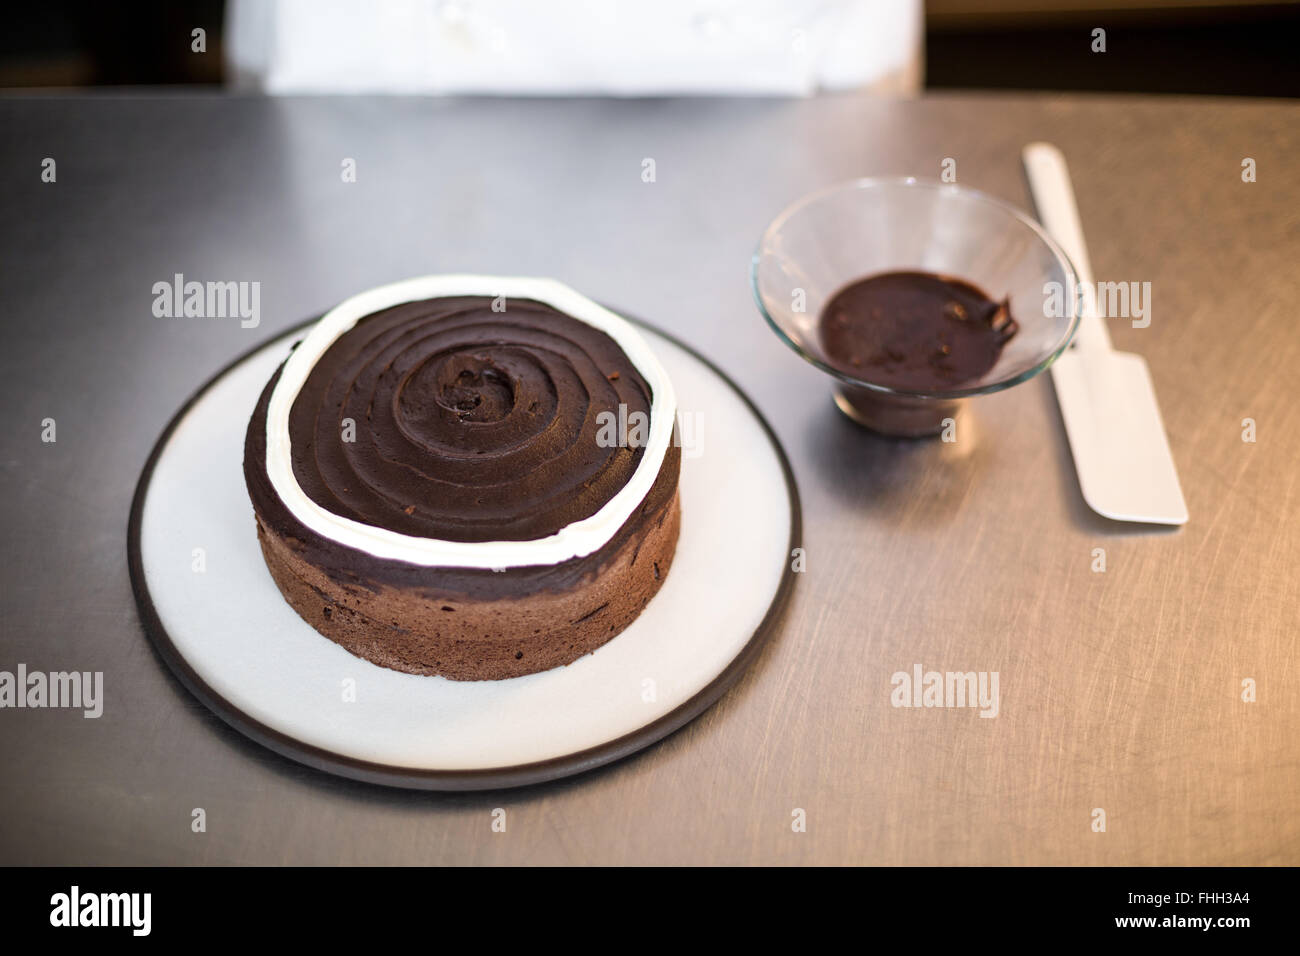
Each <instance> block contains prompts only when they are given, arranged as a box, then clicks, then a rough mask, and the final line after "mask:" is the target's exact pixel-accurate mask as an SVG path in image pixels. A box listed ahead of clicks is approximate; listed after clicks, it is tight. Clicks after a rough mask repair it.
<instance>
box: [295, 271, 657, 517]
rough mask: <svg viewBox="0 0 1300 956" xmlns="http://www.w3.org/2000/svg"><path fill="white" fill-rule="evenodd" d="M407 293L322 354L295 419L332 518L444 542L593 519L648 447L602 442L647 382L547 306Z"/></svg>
mask: <svg viewBox="0 0 1300 956" xmlns="http://www.w3.org/2000/svg"><path fill="white" fill-rule="evenodd" d="M492 305H493V299H492V298H491V297H488V296H449V297H442V298H435V299H425V300H423V301H418V302H407V303H404V304H402V305H397V306H394V307H392V308H389V309H385V310H384V311H382V312H377V313H374V314H371V315H368V316H366V317H364V318H362V319H361V320H360V321H358V322H357V324H356V325H355V326H353V328H352V329H350V330H349V331H347V332H345V333H344V334H343V335H342V336H340V337H339V338H338V339H337V340H336V341H335V342H334V344H333V345H331V346H330V347H329V349H328V350H327V351H326V352H325V354H324V355H322V356H321V357H320V359H319V360H318V361H317V362H316V365H315V366H314V367H313V369H312V371H311V373H310V374H309V375H308V377H307V381H306V382H305V383H304V384H303V387H302V389H301V390H300V391H299V393H298V396H297V398H296V399H295V400H294V403H293V406H292V409H291V411H290V415H289V435H290V443H291V448H292V458H293V472H294V476H295V477H296V478H297V480H298V483H299V485H300V486H301V487H302V489H303V491H304V492H306V494H307V495H308V496H309V497H310V498H311V499H312V500H313V501H315V502H316V503H317V504H319V505H321V506H322V507H323V508H326V509H328V510H329V511H331V512H333V513H334V514H336V515H339V516H341V517H345V518H350V519H352V520H355V521H358V522H363V523H365V524H368V525H373V526H375V527H380V528H387V529H389V530H392V531H396V532H399V533H401V534H407V535H413V536H417V537H427V538H439V539H443V540H447V541H525V540H530V539H534V538H544V537H547V536H549V535H553V534H555V533H556V532H557V531H559V530H560V529H561V528H563V527H565V526H566V525H568V524H571V523H573V522H575V521H579V520H581V519H583V518H588V517H590V516H591V515H593V514H595V513H596V512H597V511H599V510H600V508H601V507H602V506H603V505H605V504H606V503H608V502H609V500H610V499H611V498H613V496H614V495H615V494H616V493H617V492H618V491H619V490H620V489H621V488H622V487H623V486H624V485H626V484H627V482H628V481H629V479H630V478H631V477H632V474H633V473H634V472H635V470H636V466H637V464H638V463H639V462H640V460H641V457H642V455H643V454H644V448H641V447H629V446H628V445H627V444H622V445H613V446H608V443H605V445H602V443H601V442H598V441H597V434H598V432H599V429H600V422H601V421H603V420H604V419H603V418H601V414H602V413H608V414H611V415H613V416H615V417H617V416H618V415H619V406H620V405H622V406H624V408H625V411H624V412H623V414H624V416H625V417H630V416H631V415H632V414H633V413H637V412H639V413H641V414H643V415H645V416H647V418H648V416H649V413H650V404H651V391H650V387H649V386H648V385H647V384H646V381H645V379H644V378H643V377H642V376H641V374H640V372H639V371H637V369H636V367H635V366H634V365H633V364H632V363H631V361H630V360H629V359H628V357H627V355H626V354H624V352H623V350H622V349H621V348H620V347H619V346H618V344H617V343H616V342H615V341H614V340H613V339H612V338H610V337H609V336H608V335H606V334H605V333H604V332H602V331H600V330H599V329H596V328H593V327H592V326H590V325H587V324H586V323H583V322H580V321H578V320H577V319H574V318H572V317H570V316H568V315H565V314H564V313H562V312H560V311H559V310H557V309H555V308H553V307H551V306H549V305H546V304H544V303H541V302H535V301H531V300H520V299H512V300H509V301H508V303H507V305H506V311H505V312H495V311H493V308H492Z"/></svg>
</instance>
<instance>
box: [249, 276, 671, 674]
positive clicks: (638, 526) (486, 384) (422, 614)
mask: <svg viewBox="0 0 1300 956" xmlns="http://www.w3.org/2000/svg"><path fill="white" fill-rule="evenodd" d="M675 418H676V403H675V398H674V396H673V391H672V385H671V383H670V382H669V380H668V377H667V375H666V373H665V372H664V370H663V368H662V366H660V364H659V363H658V361H657V360H656V359H655V357H654V355H653V353H651V351H650V350H649V348H648V346H647V345H646V343H645V341H644V339H643V338H642V337H641V335H640V334H639V333H638V332H637V331H636V329H635V328H633V327H632V326H631V325H630V324H629V323H627V322H626V321H625V320H623V319H621V318H619V317H618V316H616V315H614V314H613V313H611V312H609V311H608V310H606V309H603V308H601V307H600V306H598V305H596V304H595V303H593V302H591V301H590V300H588V299H585V298H583V297H582V296H580V295H578V294H577V293H575V292H573V291H572V290H571V289H568V288H567V287H565V286H563V285H560V284H559V283H556V282H552V281H550V280H539V279H499V278H491V277H480V276H430V277H427V278H424V279H413V280H409V281H407V282H402V283H397V284H395V285H391V286H384V287H382V288H379V289H374V290H371V291H369V292H366V293H363V294H362V295H359V296H356V297H354V298H352V299H349V300H348V301H346V302H344V303H343V304H341V305H340V306H338V307H337V308H335V309H334V310H332V311H331V312H329V313H328V314H327V315H325V316H324V318H322V319H321V320H320V322H319V323H317V324H316V325H315V326H314V327H313V328H312V329H311V330H310V332H309V333H308V334H307V336H306V338H305V339H303V341H301V342H299V343H298V344H297V345H296V346H295V347H294V350H293V352H292V353H291V354H290V356H289V358H288V359H287V360H286V361H285V363H284V364H283V365H281V366H280V368H279V369H278V370H277V371H276V373H275V375H274V376H273V377H272V379H271V381H270V382H269V383H268V384H267V386H266V389H265V390H264V391H263V393H262V395H261V398H260V400H259V401H258V403H257V407H256V409H255V410H254V412H253V417H252V419H251V421H250V422H249V426H248V433H247V437H246V440H245V449H244V477H245V480H246V482H247V485H248V492H249V497H250V498H251V499H252V503H253V510H254V513H255V514H256V517H257V535H258V539H259V541H260V542H261V546H262V554H263V556H264V557H265V559H266V564H267V567H268V568H269V569H270V572H271V576H272V577H273V578H274V579H275V582H276V584H277V585H278V586H279V589H280V592H281V593H282V594H283V595H284V598H285V600H286V601H288V603H289V604H290V605H291V606H292V607H293V608H294V609H295V610H296V611H297V612H298V614H299V615H301V616H302V617H303V619H304V620H306V621H307V622H308V623H309V624H311V625H312V626H313V627H314V628H316V630H318V631H319V632H320V633H321V634H323V635H324V636H326V637H328V638H329V639H331V640H333V641H336V642H337V643H339V644H341V645H342V646H343V647H345V648H346V649H347V650H349V651H351V652H352V653H353V654H356V655H357V656H359V657H364V658H366V659H367V660H370V661H373V662H374V663H376V664H379V665H382V666H384V667H390V668H393V669H395V670H400V671H406V672H408V673H412V674H437V675H441V676H443V677H448V678H452V679H455V680H499V679H502V678H508V677H517V676H521V675H524V674H531V673H534V672H536V671H542V670H547V669H549V668H552V667H557V666H560V665H562V664H568V663H570V662H572V661H574V660H575V659H577V658H578V657H580V656H582V655H583V654H586V653H589V652H590V651H593V650H595V649H596V648H598V647H600V646H601V645H602V644H604V643H606V642H607V641H609V640H610V639H612V638H613V637H614V636H615V635H617V634H618V633H619V632H620V631H622V630H623V629H624V628H626V627H627V626H628V625H629V624H631V623H632V621H633V620H635V619H636V617H637V615H639V614H640V613H641V611H642V610H643V609H644V608H645V606H646V605H647V604H648V603H649V602H650V599H651V598H652V597H654V595H655V593H656V592H657V591H658V590H659V588H660V587H661V586H662V584H663V582H664V579H665V577H666V575H667V574H668V571H669V568H670V567H671V565H672V559H673V553H674V551H675V549H676V545H677V535H678V529H679V524H680V514H679V505H678V494H677V481H678V472H679V469H680V463H681V455H680V449H679V448H678V446H677V443H676V442H675V441H674V440H673V439H674V422H675Z"/></svg>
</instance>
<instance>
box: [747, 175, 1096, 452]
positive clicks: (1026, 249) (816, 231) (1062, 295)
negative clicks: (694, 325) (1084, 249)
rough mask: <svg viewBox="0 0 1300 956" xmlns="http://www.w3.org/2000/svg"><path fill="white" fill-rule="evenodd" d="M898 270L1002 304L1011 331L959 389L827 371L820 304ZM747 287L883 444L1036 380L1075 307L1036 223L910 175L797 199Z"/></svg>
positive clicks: (1073, 287)
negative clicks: (988, 364)
mask: <svg viewBox="0 0 1300 956" xmlns="http://www.w3.org/2000/svg"><path fill="white" fill-rule="evenodd" d="M896 271H913V272H931V273H937V274H939V275H942V276H946V277H951V278H955V279H961V280H964V281H966V282H969V283H972V284H974V285H976V286H978V287H979V288H980V289H982V290H983V291H984V292H985V293H986V294H987V295H988V296H989V297H990V298H992V299H994V300H996V301H1001V300H1002V299H1003V298H1004V297H1005V298H1008V299H1009V300H1010V313H1011V316H1012V318H1014V319H1015V321H1016V322H1017V323H1018V325H1019V330H1018V331H1017V333H1016V334H1015V335H1014V336H1012V338H1011V339H1010V341H1008V342H1007V343H1006V345H1005V346H1004V347H1003V349H1002V352H1001V354H1000V355H999V357H998V360H997V362H996V364H995V365H994V366H993V367H992V368H990V369H989V370H988V371H987V372H986V373H985V374H983V375H981V376H979V377H978V378H975V379H971V380H968V381H965V382H962V383H961V386H960V387H956V388H949V389H944V390H939V391H913V390H909V389H904V388H898V387H896V386H891V385H883V384H880V383H878V382H872V381H870V380H869V379H866V378H860V377H856V376H855V375H852V374H849V373H847V372H846V371H844V370H843V369H840V368H836V367H835V366H834V365H833V364H832V363H831V362H830V361H828V359H827V357H826V355H825V352H824V350H823V348H822V344H821V337H820V335H819V324H820V317H821V314H822V310H823V308H824V307H825V305H826V303H827V302H828V301H829V300H830V299H831V298H832V297H833V296H834V295H835V293H837V292H838V291H839V290H841V289H843V288H844V287H845V286H846V285H848V284H849V283H851V282H854V281H856V280H858V279H862V278H866V277H867V276H871V275H876V274H879V273H883V272H896ZM750 280H751V283H752V285H753V291H754V300H755V301H756V302H757V303H758V308H759V311H760V312H762V313H763V317H764V318H765V319H766V320H767V322H768V324H769V325H770V326H771V327H772V330H773V331H774V332H776V334H777V335H778V336H779V337H780V338H781V340H782V341H783V342H785V344H786V345H788V346H790V348H792V349H794V350H795V352H797V353H798V354H799V355H800V356H802V357H803V358H804V359H805V360H807V361H808V362H811V363H812V364H813V365H815V366H817V367H818V368H819V369H821V370H822V371H823V372H825V373H826V374H827V375H830V376H831V377H832V378H834V379H835V380H836V391H835V402H836V404H837V405H838V406H839V408H840V409H841V411H843V412H844V413H845V414H846V415H848V416H849V417H850V418H852V419H853V420H854V421H856V422H858V423H859V424H861V425H865V426H867V427H868V428H871V429H874V430H876V431H879V432H882V433H884V434H888V435H908V436H920V435H932V434H937V433H939V432H941V431H942V430H943V429H944V426H945V424H946V421H945V420H946V419H950V418H955V416H956V414H957V412H958V410H959V409H960V407H961V405H962V403H963V400H964V399H966V398H969V397H970V396H973V395H982V394H984V393H986V392H996V391H998V390H1000V389H1004V388H1010V387H1011V386H1012V385H1016V384H1018V383H1020V382H1024V381H1027V380H1028V379H1030V378H1032V377H1033V376H1035V375H1037V374H1038V373H1039V372H1041V371H1042V370H1043V369H1045V368H1047V367H1048V366H1049V365H1051V364H1052V362H1053V361H1054V360H1055V359H1056V357H1057V356H1058V355H1060V354H1061V352H1062V351H1064V349H1065V347H1066V346H1067V345H1068V344H1069V342H1070V338H1071V336H1072V335H1073V334H1074V330H1075V328H1076V327H1077V325H1078V323H1079V314H1080V308H1081V304H1082V303H1081V300H1080V298H1079V294H1078V282H1077V280H1076V277H1075V272H1074V267H1073V266H1071V265H1070V261H1069V259H1067V258H1066V256H1065V253H1064V252H1062V251H1061V249H1060V247H1059V246H1057V244H1056V243H1055V242H1054V241H1053V240H1052V239H1051V237H1050V236H1048V235H1047V233H1046V232H1044V231H1043V229H1042V227H1041V226H1039V225H1038V223H1036V222H1034V221H1033V220H1032V219H1030V218H1029V217H1028V216H1026V215H1025V214H1024V213H1022V212H1020V211H1019V210H1018V209H1016V208H1015V207H1013V206H1011V205H1009V204H1008V203H1005V202H1003V201H1002V200H1000V199H995V198H993V197H992V196H988V195H985V194H984V193H981V192H978V191H976V190H974V189H967V188H966V187H964V186H958V185H955V184H947V183H937V182H927V181H924V180H918V179H914V178H911V177H907V178H903V177H899V178H889V179H884V178H878V179H858V180H854V181H853V182H848V183H842V184H840V185H837V186H831V187H830V188H828V189H823V190H821V191H819V192H815V193H813V194H811V195H809V196H805V197H804V198H803V199H800V200H799V201H798V202H796V203H794V204H793V205H792V206H790V207H788V208H787V209H786V210H785V211H784V212H782V213H781V214H780V215H779V216H777V217H776V219H774V220H773V221H772V224H771V225H770V226H768V227H767V230H766V231H765V232H764V233H763V237H762V239H761V240H759V243H758V248H757V249H756V250H755V252H754V259H753V262H752V264H751V266H750ZM1049 283H1057V285H1056V286H1055V295H1054V296H1053V295H1052V292H1053V287H1052V286H1050V285H1049Z"/></svg>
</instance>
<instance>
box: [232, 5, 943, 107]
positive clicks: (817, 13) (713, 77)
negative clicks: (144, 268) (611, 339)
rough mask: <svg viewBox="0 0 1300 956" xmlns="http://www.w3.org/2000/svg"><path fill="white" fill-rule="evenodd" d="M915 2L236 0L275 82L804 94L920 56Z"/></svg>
mask: <svg viewBox="0 0 1300 956" xmlns="http://www.w3.org/2000/svg"><path fill="white" fill-rule="evenodd" d="M920 46H921V3H920V0H605V2H598V0H533V2H528V0H381V2H370V3H363V2H361V0H231V3H230V6H229V8H228V14H227V27H226V50H227V59H228V63H229V66H230V73H231V75H232V76H233V77H234V81H235V83H236V85H239V86H243V87H245V88H254V89H260V90H264V91H266V92H269V93H487V94H525V95H527V94H534V95H568V94H598V95H615V96H646V95H677V94H710V93H712V94H785V95H806V94H809V93H813V92H816V91H817V90H819V89H848V88H854V87H860V86H867V85H870V84H873V83H877V82H879V81H881V80H883V79H885V78H886V77H889V76H891V75H894V74H897V73H899V72H900V71H904V70H906V69H908V68H909V66H910V65H911V64H914V63H916V62H917V61H918V58H919V54H920Z"/></svg>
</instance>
